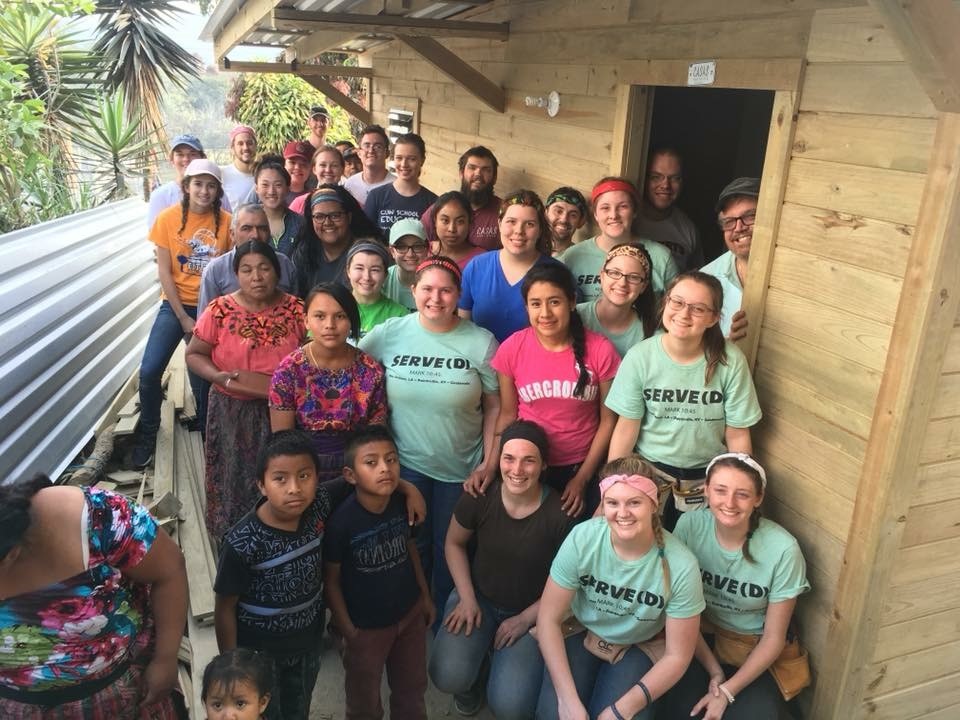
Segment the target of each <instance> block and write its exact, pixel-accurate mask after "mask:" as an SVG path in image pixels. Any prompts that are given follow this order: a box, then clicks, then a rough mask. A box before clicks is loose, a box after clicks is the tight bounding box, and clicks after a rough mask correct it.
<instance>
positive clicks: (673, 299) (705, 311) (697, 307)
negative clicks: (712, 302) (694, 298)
mask: <svg viewBox="0 0 960 720" xmlns="http://www.w3.org/2000/svg"><path fill="white" fill-rule="evenodd" d="M667 307H668V308H670V309H671V310H677V311H679V310H683V309H684V308H690V314H691V315H693V316H694V317H697V318H700V317H706V316H707V315H713V314H714V313H715V312H716V310H714V309H713V308H712V307H707V306H706V305H701V304H700V303H688V302H687V301H686V300H684V299H683V298H680V297H677V296H676V295H667Z"/></svg>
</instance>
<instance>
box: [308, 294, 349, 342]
mask: <svg viewBox="0 0 960 720" xmlns="http://www.w3.org/2000/svg"><path fill="white" fill-rule="evenodd" d="M317 295H329V296H330V297H332V298H333V299H334V300H336V301H337V303H338V304H339V305H340V307H341V308H343V311H344V312H345V313H346V314H347V319H348V320H349V321H350V337H352V338H353V339H354V340H359V339H360V306H359V305H357V299H356V298H355V297H354V296H353V293H352V292H350V288H348V287H347V286H346V285H341V284H340V283H335V282H325V283H320V284H319V285H316V286H314V288H313V289H312V290H311V291H310V292H308V293H307V297H306V298H304V301H303V314H304V315H307V313H309V311H310V303H312V302H313V299H314V298H315V297H317Z"/></svg>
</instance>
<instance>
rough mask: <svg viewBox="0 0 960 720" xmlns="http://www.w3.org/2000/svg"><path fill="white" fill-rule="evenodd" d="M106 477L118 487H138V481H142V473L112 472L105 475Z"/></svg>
mask: <svg viewBox="0 0 960 720" xmlns="http://www.w3.org/2000/svg"><path fill="white" fill-rule="evenodd" d="M107 477H108V478H109V479H110V480H112V481H113V482H115V483H116V484H117V485H118V486H120V487H123V486H124V485H139V484H140V481H141V480H143V471H142V470H114V471H113V472H111V473H107Z"/></svg>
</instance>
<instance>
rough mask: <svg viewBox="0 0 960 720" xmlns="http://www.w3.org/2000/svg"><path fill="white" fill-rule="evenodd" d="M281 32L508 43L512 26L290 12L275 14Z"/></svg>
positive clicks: (278, 10) (274, 21)
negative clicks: (480, 39) (362, 34)
mask: <svg viewBox="0 0 960 720" xmlns="http://www.w3.org/2000/svg"><path fill="white" fill-rule="evenodd" d="M273 25H274V27H276V28H277V29H278V30H311V29H312V30H339V31H341V32H347V33H364V34H367V33H370V34H376V33H381V34H387V35H393V34H395V33H403V34H404V35H415V36H423V37H467V38H474V39H478V38H483V39H486V40H504V41H505V40H508V39H509V38H510V23H508V22H503V23H486V22H471V21H468V20H431V19H428V18H414V17H408V16H406V15H366V14H358V13H327V12H307V11H303V10H292V9H289V8H276V9H275V10H274V11H273Z"/></svg>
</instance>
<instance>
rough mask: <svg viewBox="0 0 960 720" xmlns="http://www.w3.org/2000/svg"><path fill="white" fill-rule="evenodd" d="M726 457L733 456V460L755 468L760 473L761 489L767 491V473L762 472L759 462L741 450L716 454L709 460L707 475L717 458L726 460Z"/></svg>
mask: <svg viewBox="0 0 960 720" xmlns="http://www.w3.org/2000/svg"><path fill="white" fill-rule="evenodd" d="M728 458H733V459H734V460H739V461H740V462H742V463H743V464H744V465H746V466H748V467H751V468H753V469H754V470H756V471H757V474H758V475H760V485H761V489H762V490H763V491H764V492H766V491H767V473H766V472H764V470H763V468H762V467H760V463H758V462H757V461H756V460H754V459H753V458H752V457H750V456H749V455H747V454H746V453H741V452H728V453H723V454H722V455H717V456H716V457H715V458H714V459H713V460H711V461H710V464H709V465H707V472H706V475H707V477H710V469H711V468H712V467H713V466H714V464H715V463H716V462H717V461H718V460H726V459H728Z"/></svg>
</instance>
